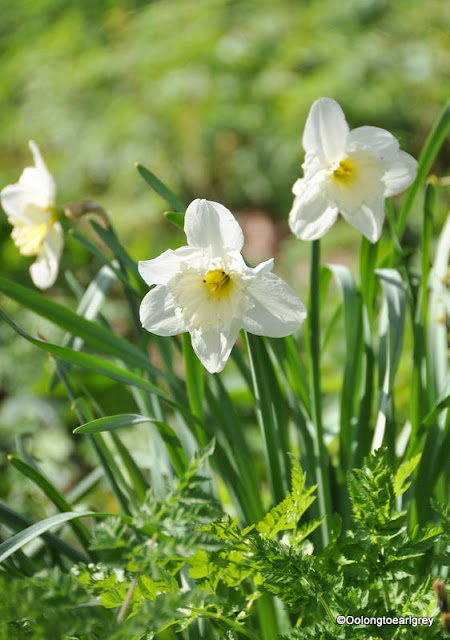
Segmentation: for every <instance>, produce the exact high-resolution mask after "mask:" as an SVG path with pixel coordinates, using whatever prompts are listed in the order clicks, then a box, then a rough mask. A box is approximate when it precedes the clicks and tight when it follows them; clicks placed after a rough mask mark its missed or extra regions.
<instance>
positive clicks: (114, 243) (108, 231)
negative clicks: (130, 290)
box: [90, 220, 145, 289]
mask: <svg viewBox="0 0 450 640" xmlns="http://www.w3.org/2000/svg"><path fill="white" fill-rule="evenodd" d="M90 223H91V226H92V228H93V229H94V231H95V232H96V234H97V235H98V236H99V238H100V239H101V240H102V241H103V242H104V243H105V244H106V246H107V247H108V248H109V249H110V250H111V252H112V253H113V254H114V256H115V257H116V258H117V260H119V261H120V262H122V263H123V264H124V265H125V266H126V267H127V269H129V270H130V271H131V272H132V273H134V275H135V276H136V277H137V278H138V280H139V282H141V283H142V279H141V276H140V274H139V271H138V267H137V264H136V262H135V261H134V260H133V258H132V257H131V256H130V254H129V253H128V252H127V251H126V250H125V249H124V247H123V246H122V245H121V244H120V242H119V240H118V238H117V236H116V234H115V232H114V229H113V227H108V228H105V227H102V225H100V224H99V223H98V222H96V221H95V220H91V221H90ZM143 288H144V289H145V287H143Z"/></svg>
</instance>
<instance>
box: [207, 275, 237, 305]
mask: <svg viewBox="0 0 450 640" xmlns="http://www.w3.org/2000/svg"><path fill="white" fill-rule="evenodd" d="M203 283H204V284H205V286H206V288H207V289H208V293H209V295H210V296H213V297H214V298H226V297H228V296H229V295H230V293H231V290H232V289H233V280H232V279H231V277H230V276H229V275H228V273H225V271H222V269H214V270H213V271H208V273H207V274H206V275H205V276H204V277H203Z"/></svg>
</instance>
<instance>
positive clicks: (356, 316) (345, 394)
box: [327, 264, 363, 494]
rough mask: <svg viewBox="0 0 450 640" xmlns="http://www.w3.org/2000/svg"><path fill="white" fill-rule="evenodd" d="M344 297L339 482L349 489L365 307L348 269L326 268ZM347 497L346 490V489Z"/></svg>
mask: <svg viewBox="0 0 450 640" xmlns="http://www.w3.org/2000/svg"><path fill="white" fill-rule="evenodd" d="M327 269H329V270H330V271H331V273H332V274H333V276H334V278H335V280H336V282H337V285H338V288H339V291H340V294H341V298H342V309H343V318H344V333H345V353H346V355H345V364H344V375H343V379H342V389H341V399H340V426H339V461H340V472H341V473H340V481H341V483H342V485H343V486H346V477H347V471H348V470H349V469H350V468H351V465H352V451H353V443H354V423H355V418H356V413H357V408H358V406H359V392H360V385H359V378H360V368H361V358H362V352H363V339H362V307H361V300H360V295H359V293H358V290H357V287H356V283H355V280H354V278H353V276H352V274H351V272H350V270H349V269H347V267H343V266H341V265H331V264H329V265H327ZM345 494H347V491H346V490H345Z"/></svg>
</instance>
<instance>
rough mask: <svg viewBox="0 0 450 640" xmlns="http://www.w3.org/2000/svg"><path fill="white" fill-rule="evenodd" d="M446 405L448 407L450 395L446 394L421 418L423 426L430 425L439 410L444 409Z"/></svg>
mask: <svg viewBox="0 0 450 640" xmlns="http://www.w3.org/2000/svg"><path fill="white" fill-rule="evenodd" d="M448 407H450V396H446V397H445V398H444V399H443V400H441V401H440V402H438V403H437V405H435V407H434V408H433V409H432V410H431V411H430V412H429V413H427V415H426V416H425V418H424V420H423V426H424V427H429V426H431V425H432V424H433V422H435V421H436V418H437V417H438V415H439V414H440V413H441V411H444V409H447V408H448Z"/></svg>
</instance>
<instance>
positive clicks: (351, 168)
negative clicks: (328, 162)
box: [332, 158, 356, 184]
mask: <svg viewBox="0 0 450 640" xmlns="http://www.w3.org/2000/svg"><path fill="white" fill-rule="evenodd" d="M355 169H356V164H355V163H354V162H352V160H350V158H344V159H343V160H341V161H340V163H339V166H338V168H337V169H335V170H334V171H333V175H332V178H333V180H334V181H335V182H337V183H338V184H349V183H350V182H353V181H354V180H355V173H356V171H355Z"/></svg>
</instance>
